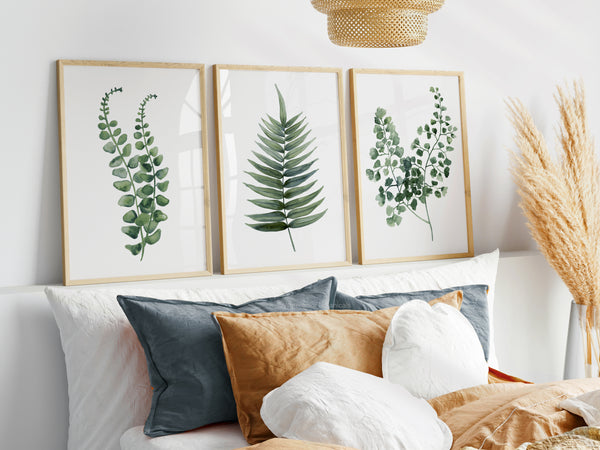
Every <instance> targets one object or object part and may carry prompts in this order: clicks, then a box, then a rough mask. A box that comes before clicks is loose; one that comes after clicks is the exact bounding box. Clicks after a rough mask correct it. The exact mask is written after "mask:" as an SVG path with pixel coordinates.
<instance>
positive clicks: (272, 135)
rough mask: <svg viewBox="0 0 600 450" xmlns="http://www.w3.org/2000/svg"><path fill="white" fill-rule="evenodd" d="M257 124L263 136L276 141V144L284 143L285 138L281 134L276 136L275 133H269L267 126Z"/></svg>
mask: <svg viewBox="0 0 600 450" xmlns="http://www.w3.org/2000/svg"><path fill="white" fill-rule="evenodd" d="M258 126H259V127H260V129H261V130H262V132H263V133H264V134H265V136H266V137H267V138H268V139H269V140H271V141H273V142H277V143H278V144H284V143H285V138H283V137H281V136H278V135H277V134H275V133H271V132H270V131H269V129H268V128H266V127H263V126H262V125H261V124H258Z"/></svg>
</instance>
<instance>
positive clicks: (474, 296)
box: [330, 284, 490, 361]
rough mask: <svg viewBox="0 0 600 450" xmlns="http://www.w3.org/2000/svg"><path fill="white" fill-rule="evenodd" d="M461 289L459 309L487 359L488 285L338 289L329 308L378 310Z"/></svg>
mask: <svg viewBox="0 0 600 450" xmlns="http://www.w3.org/2000/svg"><path fill="white" fill-rule="evenodd" d="M459 290H460V291H462V292H463V303H462V307H461V308H460V312H461V313H462V314H463V316H465V317H466V318H467V319H468V320H469V322H471V325H473V328H475V331H476V332H477V336H478V337H479V342H481V347H483V353H484V354H485V359H486V361H487V359H488V357H489V352H490V316H489V313H488V301H487V292H488V286H486V285H484V284H471V285H467V286H455V287H451V288H448V289H439V290H428V291H415V292H394V293H386V294H378V295H359V296H357V297H353V296H351V295H348V294H344V293H343V292H339V291H338V292H337V293H336V295H335V298H334V301H333V303H331V305H330V308H331V309H354V310H363V311H376V310H378V309H383V308H391V307H393V306H400V305H403V304H404V303H406V302H408V301H410V300H416V299H419V300H425V301H429V300H433V299H435V298H438V297H441V296H442V295H444V294H447V293H448V292H452V291H459Z"/></svg>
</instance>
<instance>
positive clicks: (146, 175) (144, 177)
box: [138, 172, 154, 183]
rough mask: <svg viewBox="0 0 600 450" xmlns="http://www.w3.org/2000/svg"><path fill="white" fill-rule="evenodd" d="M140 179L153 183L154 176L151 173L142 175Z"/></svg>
mask: <svg viewBox="0 0 600 450" xmlns="http://www.w3.org/2000/svg"><path fill="white" fill-rule="evenodd" d="M138 173H139V172H138ZM140 179H141V180H142V181H143V182H146V183H150V182H151V181H154V175H152V174H151V173H140Z"/></svg>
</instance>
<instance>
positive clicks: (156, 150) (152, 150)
mask: <svg viewBox="0 0 600 450" xmlns="http://www.w3.org/2000/svg"><path fill="white" fill-rule="evenodd" d="M149 151H150V155H152V156H156V155H158V147H152V148H151V149H150V150H149Z"/></svg>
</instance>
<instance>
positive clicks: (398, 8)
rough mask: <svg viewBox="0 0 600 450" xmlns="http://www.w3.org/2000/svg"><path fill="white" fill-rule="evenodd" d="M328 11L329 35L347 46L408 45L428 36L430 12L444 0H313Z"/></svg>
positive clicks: (337, 43) (421, 40)
mask: <svg viewBox="0 0 600 450" xmlns="http://www.w3.org/2000/svg"><path fill="white" fill-rule="evenodd" d="M311 3H312V5H313V6H314V7H315V9H316V10H317V11H320V12H322V13H324V14H327V30H328V33H329V39H330V40H331V42H333V43H334V44H336V45H341V46H344V47H408V46H411V45H419V44H421V43H422V42H423V41H424V40H425V37H426V36H427V16H428V15H429V14H431V13H433V12H435V11H437V10H438V9H440V8H441V7H442V5H443V4H444V0H374V1H370V0H311Z"/></svg>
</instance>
